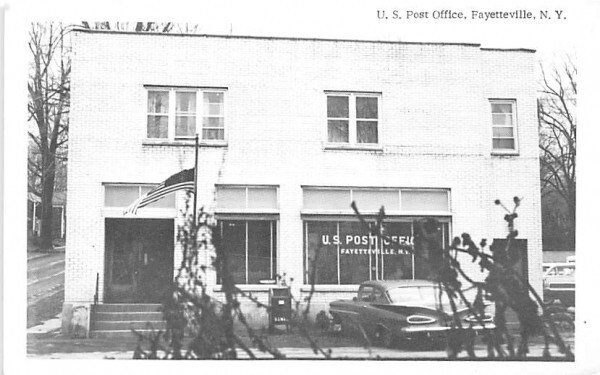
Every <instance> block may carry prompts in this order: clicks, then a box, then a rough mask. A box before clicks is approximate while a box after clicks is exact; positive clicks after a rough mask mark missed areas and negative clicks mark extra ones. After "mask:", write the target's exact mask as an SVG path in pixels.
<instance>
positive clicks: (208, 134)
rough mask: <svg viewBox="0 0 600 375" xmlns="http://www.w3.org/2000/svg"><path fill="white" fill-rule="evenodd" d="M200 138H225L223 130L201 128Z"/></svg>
mask: <svg viewBox="0 0 600 375" xmlns="http://www.w3.org/2000/svg"><path fill="white" fill-rule="evenodd" d="M202 139H220V140H223V139H225V131H224V130H219V129H203V130H202Z"/></svg>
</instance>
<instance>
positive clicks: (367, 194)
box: [352, 189, 400, 211]
mask: <svg viewBox="0 0 600 375" xmlns="http://www.w3.org/2000/svg"><path fill="white" fill-rule="evenodd" d="M352 199H354V201H355V202H356V205H357V206H358V208H359V210H361V211H362V210H364V211H379V209H380V208H381V206H385V209H386V211H397V210H399V209H400V198H399V195H398V190H362V189H360V190H358V189H356V190H353V191H352Z"/></svg>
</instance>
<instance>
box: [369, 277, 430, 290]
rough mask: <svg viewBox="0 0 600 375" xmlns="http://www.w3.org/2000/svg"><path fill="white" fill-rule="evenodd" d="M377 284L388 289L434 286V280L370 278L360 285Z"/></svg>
mask: <svg viewBox="0 0 600 375" xmlns="http://www.w3.org/2000/svg"><path fill="white" fill-rule="evenodd" d="M363 285H366V286H377V287H379V288H382V289H385V290H388V289H392V288H402V287H418V286H434V285H437V283H436V282H434V281H430V280H418V279H417V280H371V281H365V282H363V283H362V284H361V286H363Z"/></svg>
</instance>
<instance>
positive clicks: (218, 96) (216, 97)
mask: <svg viewBox="0 0 600 375" xmlns="http://www.w3.org/2000/svg"><path fill="white" fill-rule="evenodd" d="M208 104H223V93H222V92H205V93H204V105H205V107H204V108H206V105H208Z"/></svg>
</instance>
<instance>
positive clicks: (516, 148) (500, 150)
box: [489, 98, 519, 155]
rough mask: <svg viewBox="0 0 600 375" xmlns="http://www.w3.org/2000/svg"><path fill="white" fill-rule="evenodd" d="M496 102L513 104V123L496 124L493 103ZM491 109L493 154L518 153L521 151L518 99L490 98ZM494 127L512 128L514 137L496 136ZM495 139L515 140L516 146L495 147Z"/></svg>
mask: <svg viewBox="0 0 600 375" xmlns="http://www.w3.org/2000/svg"><path fill="white" fill-rule="evenodd" d="M494 104H509V105H510V106H511V119H512V125H510V126H508V125H496V124H494V114H495V112H494V111H493V105H494ZM489 109H490V120H491V125H492V126H491V129H490V136H491V137H490V138H491V150H492V154H498V155H516V154H518V153H519V137H518V134H519V133H518V121H517V100H516V99H500V98H490V99H489ZM494 128H511V129H512V131H513V136H512V137H496V136H494ZM495 139H512V140H513V142H514V148H512V149H509V148H494V140H495Z"/></svg>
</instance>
